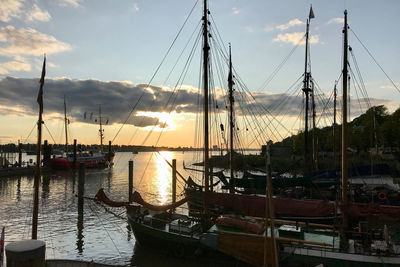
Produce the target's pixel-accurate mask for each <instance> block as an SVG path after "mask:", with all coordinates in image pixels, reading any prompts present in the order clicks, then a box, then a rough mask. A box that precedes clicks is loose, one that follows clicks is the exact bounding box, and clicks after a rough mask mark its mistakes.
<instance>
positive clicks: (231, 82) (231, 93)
mask: <svg viewBox="0 0 400 267" xmlns="http://www.w3.org/2000/svg"><path fill="white" fill-rule="evenodd" d="M228 87H229V103H230V107H229V135H230V137H229V138H230V140H229V141H230V155H229V165H230V166H229V168H230V170H231V173H230V174H231V176H230V177H231V179H232V181H233V131H234V128H235V127H234V121H233V103H234V98H233V74H232V53H231V45H230V44H229V76H228ZM232 187H234V184H231V187H230V188H229V193H231V194H233V188H232Z"/></svg>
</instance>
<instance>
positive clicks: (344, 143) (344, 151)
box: [342, 10, 348, 228]
mask: <svg viewBox="0 0 400 267" xmlns="http://www.w3.org/2000/svg"><path fill="white" fill-rule="evenodd" d="M347 27H348V26H347V10H345V11H344V29H343V34H344V44H343V100H342V101H343V104H342V105H343V106H342V109H343V111H342V205H344V206H346V205H347V190H348V188H347V80H348V78H347V75H348V72H347V49H348V40H347ZM342 219H343V222H342V223H343V227H344V228H345V227H347V217H346V214H345V213H344V212H343V218H342Z"/></svg>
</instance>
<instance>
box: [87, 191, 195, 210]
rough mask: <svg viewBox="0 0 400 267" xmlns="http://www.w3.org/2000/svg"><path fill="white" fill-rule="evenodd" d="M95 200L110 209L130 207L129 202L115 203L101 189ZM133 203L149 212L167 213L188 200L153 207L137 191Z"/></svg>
mask: <svg viewBox="0 0 400 267" xmlns="http://www.w3.org/2000/svg"><path fill="white" fill-rule="evenodd" d="M95 199H96V200H97V201H100V202H103V203H104V204H106V205H107V206H110V207H115V208H118V207H127V206H129V202H120V201H113V200H111V199H109V198H108V197H107V195H106V193H104V190H103V188H100V189H99V191H98V192H97V194H96V195H95ZM132 201H133V202H136V203H137V204H140V205H142V206H143V207H145V208H147V209H149V210H152V211H167V210H170V209H174V208H176V207H179V206H180V205H182V204H184V203H185V202H186V201H187V198H184V199H182V200H180V201H178V202H176V203H175V204H169V205H162V206H157V205H152V204H150V203H147V202H146V201H145V200H144V199H143V198H142V196H141V195H140V193H139V192H137V191H135V192H133V194H132Z"/></svg>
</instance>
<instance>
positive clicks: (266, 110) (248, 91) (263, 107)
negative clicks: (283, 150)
mask: <svg viewBox="0 0 400 267" xmlns="http://www.w3.org/2000/svg"><path fill="white" fill-rule="evenodd" d="M238 77H239V79H238V81H239V83H240V84H243V83H242V81H241V78H240V76H238ZM243 85H244V84H243ZM243 88H244V89H245V90H246V91H247V94H249V95H250V96H251V97H252V99H253V100H254V102H255V103H258V102H257V101H256V98H255V97H254V96H253V94H252V93H251V92H250V90H249V89H248V88H247V87H246V86H245V85H244V87H243ZM258 104H259V105H257V106H259V107H260V108H262V109H263V110H264V111H265V112H267V113H268V114H269V115H270V116H271V117H272V119H273V120H275V121H276V122H277V123H278V124H280V122H279V121H278V120H277V119H276V118H275V117H274V116H273V115H272V113H271V112H270V111H269V110H268V109H267V108H266V107H265V106H264V105H263V104H262V103H258ZM267 119H268V120H269V121H271V120H270V119H269V117H267ZM273 126H274V128H275V125H274V124H273ZM280 126H281V127H283V128H284V129H285V130H286V131H288V130H287V129H286V127H285V125H283V124H280Z"/></svg>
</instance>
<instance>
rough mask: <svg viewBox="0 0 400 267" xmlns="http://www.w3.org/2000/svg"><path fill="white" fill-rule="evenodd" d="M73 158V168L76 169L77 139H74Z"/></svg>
mask: <svg viewBox="0 0 400 267" xmlns="http://www.w3.org/2000/svg"><path fill="white" fill-rule="evenodd" d="M73 153H74V154H73V160H74V163H73V168H74V169H75V168H76V139H74V148H73Z"/></svg>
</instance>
